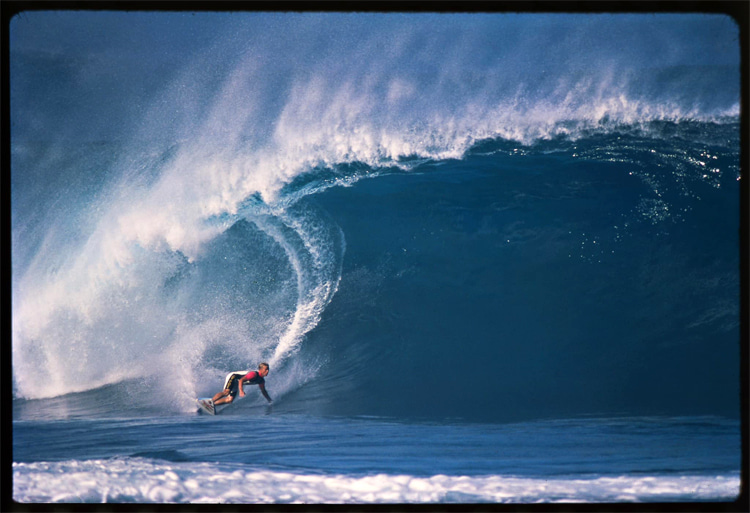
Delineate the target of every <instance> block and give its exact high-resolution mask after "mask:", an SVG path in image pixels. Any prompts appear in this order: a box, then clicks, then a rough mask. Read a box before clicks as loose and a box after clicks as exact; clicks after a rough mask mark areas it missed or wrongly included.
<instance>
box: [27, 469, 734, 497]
mask: <svg viewBox="0 0 750 513" xmlns="http://www.w3.org/2000/svg"><path fill="white" fill-rule="evenodd" d="M13 485H14V493H13V495H14V497H13V498H14V499H15V500H17V501H21V502H56V503H57V502H59V503H64V502H96V503H104V502H165V503H214V504H215V503H284V504H289V503H344V504H353V503H453V502H455V503H472V502H483V503H558V502H669V501H683V500H685V499H686V498H688V497H689V498H691V499H692V500H706V501H731V500H734V499H736V498H737V495H738V494H739V491H740V487H739V485H740V482H739V476H737V475H735V474H728V475H689V476H679V475H678V476H670V475H655V476H650V475H649V476H612V477H597V478H591V479H566V478H554V479H541V478H537V479H535V478H526V477H513V476H446V475H435V476H429V477H419V476H411V475H387V474H377V475H370V476H350V475H328V474H323V475H321V474H301V473H293V472H273V471H254V470H245V469H242V468H236V467H233V466H232V465H219V464H213V463H169V464H166V463H162V462H157V461H153V460H147V459H142V458H133V459H112V460H88V461H62V462H35V463H13Z"/></svg>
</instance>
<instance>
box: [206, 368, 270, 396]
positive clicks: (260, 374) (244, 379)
mask: <svg viewBox="0 0 750 513" xmlns="http://www.w3.org/2000/svg"><path fill="white" fill-rule="evenodd" d="M268 371H269V368H268V364H267V363H265V362H263V363H261V364H260V365H258V370H257V371H250V372H248V373H247V374H245V373H244V372H233V373H232V374H231V375H230V376H228V378H227V380H226V382H225V383H224V390H222V391H221V392H218V393H217V394H216V395H215V396H213V398H212V399H211V402H212V403H213V405H214V406H218V405H220V404H225V403H231V402H232V401H234V398H235V396H236V395H237V393H239V394H240V397H245V391H244V390H243V387H244V386H245V385H258V388H260V392H261V393H262V394H263V397H265V398H266V401H268V402H269V403H270V402H271V397H270V396H269V395H268V392H266V380H265V379H264V378H265V377H266V376H268Z"/></svg>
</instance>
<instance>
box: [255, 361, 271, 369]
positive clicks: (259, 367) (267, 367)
mask: <svg viewBox="0 0 750 513" xmlns="http://www.w3.org/2000/svg"><path fill="white" fill-rule="evenodd" d="M263 367H265V368H266V369H268V370H271V367H269V366H268V364H267V363H266V362H261V363H260V364H259V365H258V369H262V368H263Z"/></svg>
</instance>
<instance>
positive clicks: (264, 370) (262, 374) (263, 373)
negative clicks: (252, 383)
mask: <svg viewBox="0 0 750 513" xmlns="http://www.w3.org/2000/svg"><path fill="white" fill-rule="evenodd" d="M258 374H260V377H261V378H265V377H266V376H268V367H261V368H260V369H258Z"/></svg>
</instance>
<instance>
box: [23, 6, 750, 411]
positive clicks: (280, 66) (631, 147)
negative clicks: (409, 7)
mask: <svg viewBox="0 0 750 513" xmlns="http://www.w3.org/2000/svg"><path fill="white" fill-rule="evenodd" d="M737 34H738V29H737V27H736V26H735V25H734V24H733V22H732V21H731V19H729V18H727V17H723V16H713V15H712V16H699V15H656V16H637V15H611V16H610V15H602V16H599V15H598V16H585V15H521V14H512V15H511V14H508V15H410V14H403V15H382V14H372V15H362V14H350V15H347V14H300V15H295V14H247V15H239V14H210V13H197V14H196V15H195V16H192V15H180V14H166V13H148V14H143V13H83V14H81V13H75V14H73V13H46V12H34V13H25V14H24V15H23V16H20V17H17V18H15V19H14V20H13V23H12V25H11V34H10V38H11V54H10V55H11V121H12V141H11V142H12V148H11V152H12V154H11V158H12V170H11V195H12V257H13V263H12V266H13V267H12V270H13V278H12V279H13V282H12V287H13V298H12V299H13V310H12V315H13V339H12V344H13V382H14V394H15V397H16V398H19V399H44V398H51V397H56V396H65V395H68V394H74V393H77V392H86V391H90V390H95V389H100V388H101V387H105V386H107V385H112V384H116V383H122V382H124V381H125V380H127V381H128V383H130V386H131V387H132V389H133V390H134V392H133V394H132V395H129V394H120V395H121V396H122V397H121V398H120V399H118V401H121V402H120V403H118V404H117V405H113V406H112V407H113V408H119V407H122V405H123V404H124V403H127V404H133V402H136V401H137V402H138V404H141V403H142V401H143V397H148V399H146V403H147V404H143V407H144V408H147V407H154V406H155V405H163V404H165V403H167V404H173V405H175V406H174V408H175V409H176V410H177V411H184V410H187V409H190V408H191V398H192V397H195V396H196V395H205V394H208V393H211V392H214V391H215V390H214V389H215V388H216V387H218V384H219V383H220V381H221V378H222V377H223V375H224V374H225V373H226V372H227V371H229V370H231V369H235V368H247V367H248V366H254V365H255V364H256V363H257V362H259V361H261V360H267V361H269V362H270V363H271V366H272V369H273V375H272V378H273V391H274V392H275V394H276V395H277V397H278V396H287V397H289V398H290V399H293V398H295V397H297V398H299V399H300V403H298V404H307V405H314V407H316V408H320V409H321V411H332V410H333V411H348V410H351V409H352V408H355V406H354V405H357V406H356V408H359V409H360V411H364V412H367V411H378V412H379V413H382V412H383V411H385V413H391V414H393V413H400V412H401V409H410V410H414V409H417V410H419V412H420V413H421V414H425V415H435V414H438V415H458V416H462V415H468V416H472V413H471V412H472V411H477V410H478V409H483V410H487V409H494V408H496V406H497V401H498V400H499V398H501V397H504V396H506V395H507V394H506V393H505V392H506V391H510V392H511V395H512V396H513V397H515V399H514V400H509V399H506V400H504V402H503V401H500V406H502V407H503V408H510V409H512V408H521V409H523V408H524V406H523V405H524V404H526V405H531V406H529V407H530V408H534V409H535V411H536V412H537V413H538V412H539V411H552V410H554V409H555V408H554V406H553V405H555V404H557V405H561V406H560V408H561V409H565V408H569V407H572V404H573V403H575V402H581V400H580V397H583V396H586V397H588V395H587V394H588V392H587V391H590V390H592V389H598V390H600V391H601V392H592V393H591V396H592V398H591V399H590V400H588V399H587V400H584V401H583V405H582V406H581V408H586V409H611V408H615V409H617V408H625V409H627V408H633V407H636V406H634V405H639V404H646V405H648V407H650V408H653V409H660V408H662V407H665V406H664V405H665V404H671V405H674V404H677V406H675V407H688V406H689V405H690V404H693V405H695V407H696V408H698V409H710V406H709V405H711V404H716V398H717V397H722V398H723V399H721V400H720V401H719V404H720V406H719V407H720V408H722V413H726V411H727V410H729V411H733V408H735V406H732V405H733V404H734V403H733V401H734V398H735V395H736V391H734V390H735V388H733V387H735V386H736V378H737V372H736V371H735V370H733V369H734V368H735V366H736V357H737V354H736V353H737V348H736V346H734V345H733V344H736V339H737V336H738V329H739V328H738V301H737V291H738V288H737V265H736V264H737V244H738V241H737V238H736V233H737V230H736V228H737V225H736V220H737V218H738V205H737V190H738V183H739V182H738V178H739V150H738V147H739V143H738V136H739V125H738V116H739V48H738V45H737V43H736V40H737ZM136 36H137V37H136ZM154 49H158V51H155V50H154ZM364 179H367V180H364ZM727 220H728V221H727ZM713 236H716V237H718V239H716V240H714V239H712V238H711V237H713ZM709 241H711V242H709ZM707 243H708V248H707V247H706V246H707ZM593 246H595V247H596V249H591V248H592V247H593ZM701 248H703V249H701ZM571 262H575V263H571ZM556 265H557V266H562V267H557V268H555V267H554V266H556ZM557 269H560V270H559V271H558V270H557ZM437 316H439V317H437ZM436 319H439V321H438V322H436ZM530 326H535V328H534V329H531V328H529V327H530ZM617 326H627V327H628V329H625V330H620V329H618V328H617ZM709 340H714V341H718V342H717V343H718V347H719V348H718V349H710V350H709V349H708V346H707V345H706V344H707V343H708V342H707V341H709ZM679 355H682V356H679ZM705 358H709V361H710V364H709V366H708V367H705V366H701V365H699V364H698V363H697V362H704V363H705V362H706V359H705ZM553 360H556V362H555V361H553ZM461 362H465V364H470V366H471V368H470V369H465V370H462V371H461V372H462V373H464V374H463V376H461V377H460V378H457V381H459V382H463V383H464V386H466V387H469V386H470V387H471V389H472V390H473V391H472V392H471V395H472V397H473V399H471V400H469V401H467V402H466V403H465V405H464V406H461V407H459V406H449V407H447V408H446V406H445V404H444V401H445V400H447V401H448V402H449V403H450V402H451V401H456V402H459V401H462V400H463V397H464V394H465V393H468V392H462V393H460V394H459V393H458V392H457V391H447V390H446V389H448V388H451V387H453V385H450V384H448V383H450V382H452V381H453V380H452V379H445V378H438V376H446V375H449V374H450V373H451V372H454V370H455V368H456V366H457V365H460V363H461ZM375 367H378V370H377V372H375V371H374V368H375ZM616 369H620V370H619V371H617V370H616ZM664 369H668V370H667V371H666V374H667V377H666V378H657V376H658V375H659V374H660V372H661V371H664ZM388 370H390V371H392V372H394V373H397V374H398V376H399V383H400V385H398V386H397V385H396V384H395V382H393V381H392V380H391V378H384V377H382V373H383V372H387V371H388ZM696 371H700V372H701V376H703V377H704V378H706V380H707V382H711V381H710V380H712V379H714V378H715V379H716V381H715V382H713V383H714V384H713V385H709V386H708V388H707V389H704V390H703V391H701V390H699V389H698V385H695V386H694V387H693V388H690V393H691V394H692V395H691V397H689V398H687V397H684V396H681V395H680V391H681V390H683V391H684V389H683V388H682V387H683V385H684V381H685V380H686V378H687V376H689V375H691V373H694V372H696ZM472 374H473V376H472ZM574 375H577V377H574ZM633 375H635V376H636V381H637V384H633V385H632V386H629V387H628V389H627V390H623V389H622V386H621V385H618V384H617V383H618V382H619V381H618V380H620V379H629V378H627V377H628V376H633ZM40 376H44V379H40ZM499 376H502V377H499ZM529 376H534V378H533V380H534V382H535V383H536V384H530V385H525V384H524V383H526V382H527V380H529V379H530V378H529ZM540 376H542V377H540ZM269 379H270V378H269ZM662 379H664V380H667V383H666V384H665V382H664V381H662ZM311 380H313V381H314V382H312V381H311ZM306 383H307V384H308V385H309V386H308V387H303V385H305V384H306ZM554 383H557V385H554ZM597 383H598V384H597ZM595 384H596V385H595ZM165 385H167V386H165ZM404 386H407V387H412V388H411V392H409V394H412V393H413V396H412V395H408V396H407V397H406V398H405V399H406V400H404V401H401V402H399V398H401V399H404V398H403V396H402V395H400V394H403V393H404V392H403V390H402V391H401V392H399V390H401V388H402V387H404ZM565 386H568V388H567V389H568V390H570V391H571V394H573V395H575V394H581V395H580V396H579V399H576V400H574V399H572V398H568V399H566V398H564V397H560V396H559V394H560V393H562V392H554V391H553V389H555V388H556V389H557V390H563V389H565ZM397 388H398V390H397ZM436 390H437V391H439V392H440V394H443V392H445V394H447V395H443V396H442V398H439V397H436V396H435V391H436ZM476 390H484V391H485V392H484V393H483V394H479V393H477V392H476ZM728 390H729V391H730V392H729V393H727V391H728ZM425 394H426V395H425ZM104 395H105V394H99V395H94V396H91V397H99V398H100V400H101V397H103V396H104ZM425 396H427V397H433V399H429V400H427V401H423V400H422V399H417V398H418V397H421V398H423V397H425ZM410 397H411V399H410ZM481 397H485V398H486V400H480V398H481ZM534 397H536V398H538V400H533V399H532V398H534ZM529 399H532V400H531V401H528V400H529ZM302 400H304V402H302ZM483 401H484V402H483ZM675 401H676V402H675ZM396 403H398V404H400V405H401V406H399V405H395V406H394V404H396ZM315 405H316V406H315ZM334 405H336V406H334ZM420 405H421V406H420ZM607 405H608V406H607ZM91 408H92V409H91V411H95V410H96V407H94V406H92V407H91ZM356 408H355V409H356ZM549 408H552V410H550V409H549ZM666 408H667V409H669V408H670V407H666Z"/></svg>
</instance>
